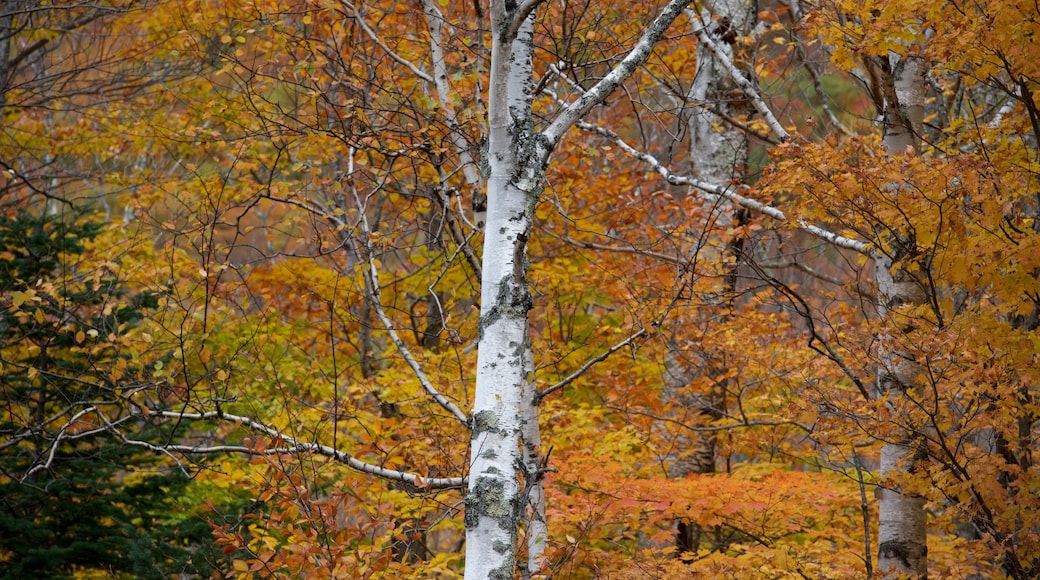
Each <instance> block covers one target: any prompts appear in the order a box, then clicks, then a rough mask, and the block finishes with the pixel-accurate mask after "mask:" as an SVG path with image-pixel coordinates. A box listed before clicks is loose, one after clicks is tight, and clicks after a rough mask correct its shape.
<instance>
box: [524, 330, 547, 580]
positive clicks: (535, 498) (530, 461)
mask: <svg viewBox="0 0 1040 580" xmlns="http://www.w3.org/2000/svg"><path fill="white" fill-rule="evenodd" d="M527 350H528V355H527V358H526V359H525V361H524V362H525V363H526V364H527V377H528V380H527V381H526V385H525V386H526V388H525V389H524V393H523V398H522V400H521V402H520V439H521V444H522V447H523V454H524V458H523V460H524V465H525V467H524V496H525V500H526V503H527V505H522V506H520V508H521V509H522V510H524V523H525V525H526V528H525V532H526V536H527V565H526V567H521V569H520V578H521V579H522V580H532V579H539V578H548V577H549V575H548V573H547V571H546V565H547V563H548V562H547V561H546V556H545V546H546V543H547V542H548V541H549V524H548V522H547V521H546V519H545V490H544V487H543V486H542V475H543V473H542V469H543V468H544V467H545V466H544V465H542V462H543V456H542V454H541V453H542V452H541V445H542V435H541V429H540V427H539V425H538V397H537V392H536V391H535V384H534V357H533V356H532V355H531V350H530V342H528V349H527Z"/></svg>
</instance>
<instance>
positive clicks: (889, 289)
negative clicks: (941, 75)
mask: <svg viewBox="0 0 1040 580" xmlns="http://www.w3.org/2000/svg"><path fill="white" fill-rule="evenodd" d="M886 68H887V69H888V70H886V71H885V72H886V74H885V75H884V77H885V78H884V80H883V83H884V85H885V87H884V89H885V91H884V92H885V99H886V107H885V119H884V123H885V124H884V131H885V134H884V138H883V143H884V146H885V148H886V149H887V150H888V153H889V155H902V154H903V153H904V152H906V151H907V150H908V149H909V148H913V149H916V148H917V146H918V143H919V136H920V131H921V126H922V121H923V117H924V97H925V75H926V67H925V64H924V62H923V61H922V60H921V59H920V58H918V57H915V56H904V57H902V58H901V57H900V56H899V55H892V56H891V57H890V59H889V63H888V67H886ZM893 187H898V186H893ZM891 242H892V243H891V244H888V245H890V246H891V247H892V248H893V250H891V251H889V252H887V254H885V255H881V256H879V257H878V258H877V259H876V260H875V263H874V272H875V277H876V280H877V285H878V294H879V297H878V314H879V316H881V317H882V318H884V317H893V316H898V313H897V312H895V309H897V308H899V307H901V306H904V305H906V306H914V305H921V304H924V303H925V302H926V301H927V299H928V296H927V286H926V285H925V284H923V283H921V282H920V281H918V280H915V279H914V277H913V276H912V275H910V274H909V273H908V272H907V270H906V269H905V268H903V267H902V266H901V264H900V261H901V260H905V259H906V258H907V257H910V256H912V255H913V254H914V253H916V248H915V247H914V242H913V240H912V239H896V240H891ZM879 254H880V252H879ZM893 326H896V327H901V326H902V325H901V324H893ZM881 338H882V340H881V350H880V357H879V358H880V364H879V366H878V378H877V389H878V395H879V396H886V395H893V396H895V397H900V396H905V394H906V393H911V394H912V393H915V392H918V391H919V390H920V388H919V387H920V385H919V384H918V383H919V382H920V380H919V378H918V377H919V376H920V375H921V372H922V370H921V365H920V363H919V362H918V361H917V360H915V359H914V357H913V355H912V354H911V353H906V352H900V351H899V350H897V349H895V348H894V347H893V344H892V343H893V341H892V339H891V337H889V339H888V340H885V337H881ZM916 446H917V443H916V442H915V437H914V435H913V434H912V433H905V434H904V436H903V438H902V440H900V441H895V442H891V443H886V444H885V445H884V446H883V447H882V448H881V470H880V476H881V485H882V487H880V488H878V570H879V571H880V572H882V573H883V574H887V575H888V576H886V577H893V576H898V575H909V576H912V577H916V578H924V577H926V576H927V573H928V560H927V553H928V547H927V541H926V540H927V533H926V526H925V512H924V500H923V499H922V498H919V497H915V496H911V495H907V494H903V493H901V492H900V491H899V489H897V488H895V487H894V486H891V484H890V482H891V481H892V477H893V476H894V475H897V474H899V473H909V472H911V471H913V470H914V463H915V457H916V455H917V451H916Z"/></svg>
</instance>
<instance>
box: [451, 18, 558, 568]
mask: <svg viewBox="0 0 1040 580" xmlns="http://www.w3.org/2000/svg"><path fill="white" fill-rule="evenodd" d="M512 17H513V15H512V14H510V13H507V12H506V9H505V3H504V2H492V6H491V29H492V35H493V41H492V47H491V71H490V74H491V79H490V80H491V83H490V88H489V96H488V124H489V136H488V162H489V165H490V168H491V175H490V177H489V179H488V211H487V224H486V227H485V232H486V234H485V237H484V257H483V262H482V277H481V290H480V307H481V308H480V340H479V346H478V348H479V350H478V352H477V385H476V396H475V399H474V409H473V425H472V427H473V446H472V450H471V458H470V475H469V493H468V495H467V496H466V517H465V522H466V579H467V580H476V579H482V578H501V579H506V578H510V579H511V578H513V566H514V561H515V558H516V540H517V527H518V525H519V511H520V509H521V507H522V506H520V505H519V501H520V485H519V479H518V478H519V473H518V467H519V466H520V465H521V456H520V430H521V426H522V422H521V412H520V409H521V406H520V405H521V402H522V398H523V397H522V395H523V393H524V390H525V389H526V386H527V380H528V377H527V371H528V368H529V364H528V363H527V362H526V361H525V359H526V358H527V357H528V356H530V355H529V349H528V344H529V337H528V319H527V313H528V311H529V310H530V309H531V306H532V299H531V295H530V292H529V290H528V287H527V266H526V264H525V260H526V251H527V240H528V236H529V235H530V226H531V218H532V217H533V211H534V204H535V202H536V201H537V198H538V195H539V193H540V192H539V190H538V188H540V186H541V174H540V172H541V169H542V168H541V163H539V164H538V166H537V167H535V168H532V167H525V165H528V164H529V163H530V162H529V161H528V162H527V163H525V161H527V160H526V159H524V156H523V153H524V152H526V157H527V158H528V159H529V158H530V157H532V156H533V154H534V153H535V151H534V149H536V148H537V147H536V143H535V141H536V135H535V133H534V131H533V119H532V117H531V97H530V94H531V82H532V81H531V78H532V75H531V53H532V46H531V43H532V39H531V35H532V32H531V31H532V29H533V26H532V22H531V20H530V19H526V21H525V24H524V25H523V26H522V27H521V28H520V30H519V31H518V34H517V35H516V38H515V39H509V37H508V36H507V30H508V29H509V27H510V23H511V21H512ZM544 155H545V156H546V157H547V154H544Z"/></svg>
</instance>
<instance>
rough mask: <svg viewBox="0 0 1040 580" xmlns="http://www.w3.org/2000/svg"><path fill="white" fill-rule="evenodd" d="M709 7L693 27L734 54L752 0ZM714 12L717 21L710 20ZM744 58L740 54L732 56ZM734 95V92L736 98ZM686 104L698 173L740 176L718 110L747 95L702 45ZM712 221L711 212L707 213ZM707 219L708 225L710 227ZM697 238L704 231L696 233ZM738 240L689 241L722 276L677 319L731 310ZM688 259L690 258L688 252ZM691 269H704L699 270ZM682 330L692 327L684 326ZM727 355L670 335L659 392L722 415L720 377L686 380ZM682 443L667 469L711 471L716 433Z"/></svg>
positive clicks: (734, 145) (688, 543)
mask: <svg viewBox="0 0 1040 580" xmlns="http://www.w3.org/2000/svg"><path fill="white" fill-rule="evenodd" d="M713 10H714V11H715V12H714V14H711V13H708V12H707V11H705V12H704V13H702V15H701V18H700V20H699V21H698V20H695V21H694V23H693V26H694V27H696V28H701V27H706V28H707V32H708V34H711V35H712V36H713V38H715V39H716V40H717V41H718V42H719V45H720V46H721V47H722V48H723V50H725V51H726V53H727V56H728V57H729V58H730V60H734V42H735V40H736V37H737V36H738V35H740V34H745V33H746V32H747V31H748V30H750V29H751V28H752V27H753V26H754V24H755V22H756V20H757V15H758V7H757V2H753V1H752V2H749V1H747V0H725V1H722V2H717V3H715V4H714V5H713ZM713 17H714V21H713ZM736 60H738V61H739V60H742V59H739V58H738V59H736ZM735 96H736V98H735ZM687 100H688V101H689V102H688V103H687V106H688V107H690V109H691V111H692V112H691V114H690V119H689V121H688V127H689V131H690V163H691V166H692V167H691V170H692V173H693V174H694V175H696V176H697V177H698V178H699V179H701V180H703V181H705V182H708V183H711V184H713V185H717V186H720V187H727V186H729V185H730V184H735V183H738V182H739V181H740V180H741V179H742V178H743V175H744V169H745V166H746V165H747V153H748V139H747V135H746V134H745V133H744V132H743V131H742V130H741V129H739V128H737V127H735V126H733V125H732V124H730V123H727V122H726V121H725V120H723V118H722V117H720V115H719V113H721V114H722V115H725V116H726V117H728V118H731V119H733V118H735V119H741V118H743V117H744V116H745V115H747V113H748V112H749V107H748V105H747V101H746V100H745V99H744V98H743V97H742V96H741V89H740V87H738V86H737V85H736V83H735V82H734V81H733V77H732V75H731V74H730V73H729V71H727V70H726V69H725V67H724V66H723V65H722V64H721V63H720V62H718V59H717V58H715V57H714V56H713V55H712V52H711V51H710V50H709V49H708V48H707V47H705V46H703V45H700V46H698V50H697V69H696V74H695V77H694V81H693V85H692V86H691V88H690V94H689V95H688V99H687ZM710 211H715V212H719V213H721V214H722V215H721V216H720V218H719V219H718V222H719V223H722V224H730V223H733V224H734V225H735V224H736V222H739V221H740V220H742V219H744V217H745V214H743V213H741V212H739V211H737V210H736V208H734V207H733V205H732V204H730V203H728V202H727V203H725V204H723V205H721V206H718V207H714V208H711V210H710ZM712 222H714V220H712ZM711 225H712V224H711V223H708V224H705V227H706V228H707V227H711ZM694 238H695V239H698V240H701V239H707V238H705V237H703V236H701V235H695V236H694ZM742 246H743V244H742V240H740V239H735V240H731V241H730V242H729V243H728V244H726V245H725V247H722V246H720V245H718V244H717V243H716V244H714V245H713V243H712V242H710V241H709V242H708V244H706V245H705V246H704V247H697V248H692V249H691V252H697V253H698V254H699V256H698V258H697V259H696V262H697V263H698V264H702V263H703V264H719V265H720V267H721V269H720V270H719V272H718V274H719V275H720V280H721V282H722V285H721V288H720V290H719V292H716V293H714V294H713V295H711V296H698V297H697V298H698V302H699V311H698V312H697V313H695V315H694V317H693V318H692V319H684V320H681V322H680V323H681V324H682V325H683V326H684V327H686V328H687V329H689V328H701V329H704V328H707V327H709V325H711V324H713V321H717V320H719V318H720V317H721V318H725V317H728V316H730V315H731V314H732V308H733V297H734V295H735V292H736V269H737V266H738V264H739V260H740V254H741V252H742ZM691 259H692V258H691ZM695 275H701V272H697V273H696V274H695ZM681 334H684V335H689V332H688V331H684V332H681ZM725 367H726V362H725V361H724V360H719V359H718V356H717V355H716V354H714V353H712V352H710V351H709V350H708V349H706V348H704V347H703V345H701V346H695V347H693V348H683V343H682V342H680V341H672V344H671V345H670V347H669V350H668V352H667V354H666V358H665V378H664V396H665V398H666V400H668V401H672V402H678V403H679V406H680V407H681V408H682V409H683V411H682V414H683V415H686V416H695V417H700V419H699V420H697V421H695V422H696V423H703V422H709V421H712V420H714V419H717V418H719V417H721V416H722V414H723V412H724V410H725V405H726V402H725V393H726V390H727V385H726V384H725V383H720V382H713V383H712V388H711V389H710V390H709V391H708V392H694V391H692V390H691V389H690V388H689V384H690V382H691V381H693V380H694V379H695V378H696V377H697V376H706V377H709V378H711V377H714V376H718V375H721V374H723V372H724V371H725V370H726V369H725ZM678 444H679V446H680V448H679V450H678V451H677V453H676V454H675V456H674V457H673V460H672V461H671V463H670V464H669V466H668V475H669V476H670V477H683V476H685V475H687V474H691V473H711V472H713V471H715V436H714V434H711V433H689V434H686V436H685V437H683V438H681V439H680V441H679V442H678ZM701 536H702V530H701V529H700V527H699V526H697V525H696V524H693V523H690V522H685V521H680V522H678V530H677V534H676V555H677V556H679V555H681V554H682V553H683V552H694V553H696V552H697V550H698V547H699V544H700V539H701Z"/></svg>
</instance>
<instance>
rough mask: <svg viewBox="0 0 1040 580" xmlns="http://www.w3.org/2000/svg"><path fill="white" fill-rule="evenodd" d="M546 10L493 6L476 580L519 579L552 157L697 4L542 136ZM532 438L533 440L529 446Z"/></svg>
mask: <svg viewBox="0 0 1040 580" xmlns="http://www.w3.org/2000/svg"><path fill="white" fill-rule="evenodd" d="M541 3H542V0H528V1H526V2H523V3H519V4H518V3H516V2H514V1H512V0H508V1H507V0H492V2H491V9H490V13H491V38H492V45H491V65H490V71H489V72H490V84H489V89H488V90H489V93H488V165H489V167H490V176H489V178H488V183H487V194H488V195H487V198H488V207H487V223H486V226H485V232H486V233H485V237H484V253H483V258H482V264H481V304H480V308H481V310H480V337H479V342H478V349H479V350H478V353H477V381H476V383H477V384H476V394H475V396H474V409H473V417H472V420H471V427H472V447H471V451H470V453H471V455H470V473H469V490H468V493H467V496H466V516H465V524H466V574H465V577H466V579H467V580H476V579H478V578H479V579H482V578H493V579H506V578H510V579H511V578H513V572H514V564H515V560H516V541H517V529H518V526H519V521H520V510H521V508H522V507H523V506H522V505H521V486H520V476H521V467H522V466H524V465H525V463H524V458H523V455H522V454H521V449H520V442H521V432H522V431H523V429H524V425H525V424H526V425H527V426H528V428H529V427H530V425H531V424H532V422H536V421H537V416H532V413H530V411H529V410H527V412H526V413H525V409H524V408H523V406H522V404H523V402H524V401H525V396H524V393H525V390H527V389H529V388H530V385H529V382H530V380H531V377H530V376H529V374H530V369H531V368H532V366H531V364H530V362H531V361H530V360H529V359H530V354H529V353H530V348H529V344H530V343H529V336H528V312H529V311H530V309H531V307H532V304H533V302H532V297H531V294H530V291H529V289H528V284H527V264H526V252H527V242H528V240H529V238H530V235H531V224H532V219H533V217H534V209H535V205H536V204H537V202H538V200H539V198H540V196H541V189H542V181H543V177H544V175H545V168H546V165H547V163H548V161H549V155H550V154H551V153H552V150H553V149H554V148H555V146H556V144H557V143H558V142H559V140H560V139H561V138H562V137H563V135H564V133H566V132H567V130H568V129H570V127H572V126H573V125H574V124H575V123H576V122H577V121H578V120H580V119H581V118H582V116H584V115H585V114H586V113H588V111H589V110H590V109H592V107H594V106H595V105H597V104H598V103H600V102H601V101H602V100H603V99H604V98H606V97H607V96H608V95H609V94H610V93H612V92H613V91H614V90H615V89H616V88H617V87H618V86H620V84H621V83H622V82H624V81H625V80H626V79H627V78H628V77H629V76H631V75H632V74H633V73H634V72H635V71H636V70H637V68H638V67H639V66H641V65H642V64H643V63H644V62H645V61H646V59H647V58H648V57H649V56H650V54H651V52H652V50H653V47H654V46H655V45H656V44H657V43H658V42H659V41H660V40H661V38H662V37H663V35H664V32H665V30H667V29H668V27H669V26H671V24H672V22H674V20H675V19H676V18H677V17H678V16H679V14H681V13H682V10H683V8H685V6H686V5H687V4H688V3H689V0H672V1H671V2H669V3H668V4H667V5H666V6H665V7H664V8H663V9H662V11H661V14H660V15H659V16H658V17H657V18H656V19H655V20H654V21H653V22H652V23H651V24H650V25H649V26H648V28H647V30H646V32H645V33H644V34H643V36H642V37H641V38H640V39H639V41H638V42H637V43H636V45H635V46H634V47H633V49H632V51H631V52H630V53H629V54H628V55H627V56H626V57H625V58H624V59H622V61H621V62H620V63H618V65H617V66H615V67H614V68H613V69H612V70H611V71H610V72H609V73H607V75H605V76H604V77H603V79H601V80H600V81H599V82H598V83H596V85H594V86H593V87H592V88H591V89H589V90H588V91H587V92H585V93H584V94H582V95H581V96H580V97H578V98H577V99H576V100H574V101H573V102H571V103H569V104H568V105H567V106H565V107H564V108H563V109H562V110H561V111H560V113H559V114H558V116H557V117H556V118H555V119H554V120H553V121H552V122H551V123H550V124H549V125H548V127H546V128H545V129H544V130H543V131H537V130H536V129H535V126H534V116H533V114H532V110H531V106H532V100H533V95H532V90H533V75H532V54H533V50H534V48H533V30H534V20H533V13H534V9H535V8H537V7H538V6H539V5H540V4H541ZM533 400H534V397H533V394H532V396H530V397H527V401H528V403H529V404H530V403H531V402H532V401H533ZM533 435H534V434H533V433H530V432H529V433H528V434H527V438H528V439H531V437H533ZM528 443H530V441H528ZM530 483H531V484H532V485H533V484H534V482H530ZM531 489H535V488H534V487H531Z"/></svg>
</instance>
